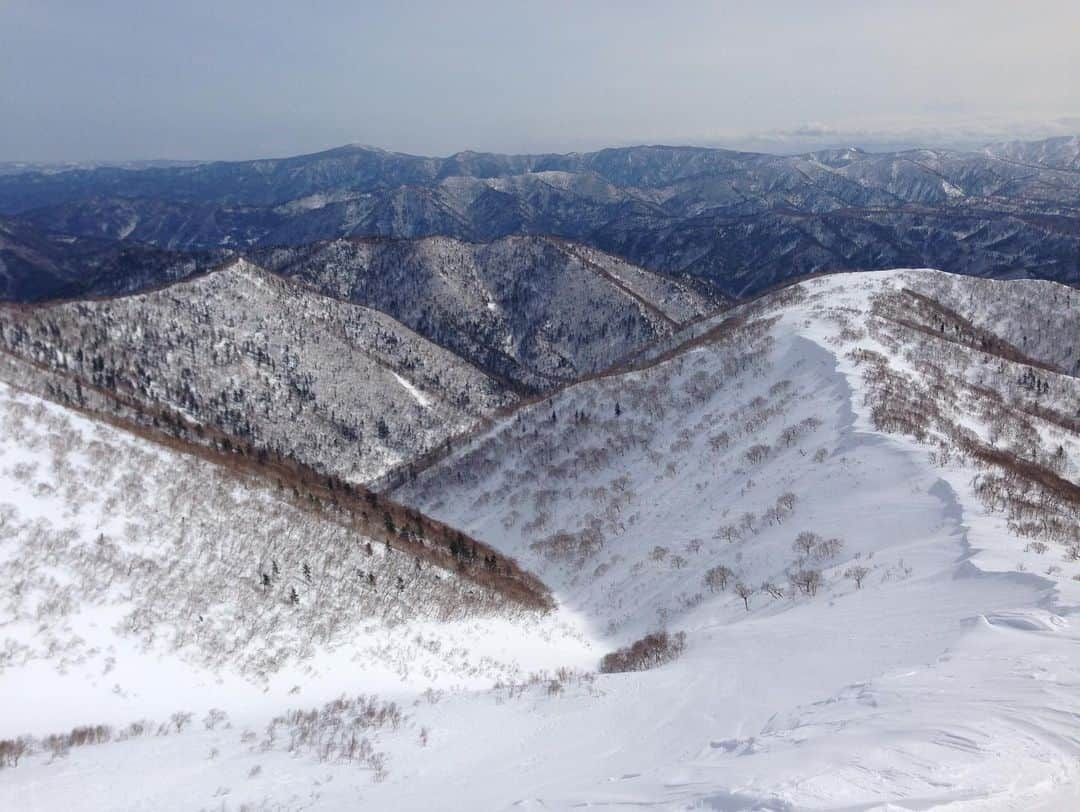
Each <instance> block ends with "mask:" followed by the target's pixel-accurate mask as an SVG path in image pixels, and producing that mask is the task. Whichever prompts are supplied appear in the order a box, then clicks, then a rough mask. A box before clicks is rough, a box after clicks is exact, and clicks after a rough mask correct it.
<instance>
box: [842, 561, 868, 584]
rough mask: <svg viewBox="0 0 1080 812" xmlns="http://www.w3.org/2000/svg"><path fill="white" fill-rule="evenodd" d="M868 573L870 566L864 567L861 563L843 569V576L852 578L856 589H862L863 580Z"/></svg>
mask: <svg viewBox="0 0 1080 812" xmlns="http://www.w3.org/2000/svg"><path fill="white" fill-rule="evenodd" d="M869 574H870V568H869V567H864V566H863V565H862V564H852V565H851V566H850V567H848V568H847V569H846V570H844V577H845V578H850V579H851V580H853V581H854V582H855V588H856V589H862V585H863V581H864V580H865V579H866V576H867V575H869Z"/></svg>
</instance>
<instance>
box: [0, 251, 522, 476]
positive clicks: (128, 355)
mask: <svg viewBox="0 0 1080 812" xmlns="http://www.w3.org/2000/svg"><path fill="white" fill-rule="evenodd" d="M0 337H2V340H3V346H4V347H5V348H6V349H7V350H8V351H9V352H11V353H13V354H15V355H17V356H19V357H20V358H23V359H26V360H29V361H32V362H35V363H38V364H43V365H46V366H48V367H49V368H51V369H54V370H57V371H58V372H60V373H61V374H63V375H66V376H68V377H73V378H76V379H78V380H79V381H80V384H81V386H84V387H89V386H96V387H100V388H103V389H105V390H108V391H109V392H112V393H116V394H118V395H121V396H123V397H126V398H129V399H132V400H133V401H135V402H137V403H139V404H142V405H143V406H144V407H145V408H146V409H148V410H156V409H160V408H167V409H173V410H176V411H177V412H179V413H181V414H183V415H185V416H188V417H190V418H191V419H192V420H194V421H196V422H198V423H200V424H205V425H207V426H210V427H213V428H215V429H218V430H221V431H223V432H225V433H226V434H228V435H229V436H230V437H231V438H233V439H238V440H240V441H242V442H248V443H251V444H253V445H254V446H256V447H258V448H261V449H266V450H270V451H276V452H281V453H283V454H286V455H288V456H291V457H295V458H297V459H299V460H301V461H303V462H305V463H307V464H309V465H312V466H314V467H316V468H319V469H320V470H323V471H327V472H330V473H334V474H336V475H339V476H342V477H344V478H345V479H348V480H350V481H354V482H356V481H364V480H369V479H372V478H374V477H376V476H378V475H379V474H380V473H382V472H383V471H384V470H385V469H386V468H387V467H389V466H392V465H396V464H398V463H400V462H402V461H403V460H406V459H409V458H411V457H412V456H414V455H416V454H418V453H422V452H424V451H427V450H428V449H430V448H432V447H434V446H436V445H438V443H440V442H441V441H442V440H443V439H444V438H445V437H446V436H447V435H448V434H449V433H452V432H455V431H460V430H462V429H465V428H468V427H470V426H473V425H474V424H475V423H476V422H477V421H478V420H480V419H482V418H483V416H484V415H485V414H486V413H488V412H489V411H491V410H493V409H495V408H497V407H499V406H504V405H507V404H509V403H511V402H513V400H514V396H513V395H511V394H509V393H508V392H507V391H506V389H505V387H503V386H502V385H501V384H499V383H497V382H496V381H494V380H493V379H491V378H490V377H489V376H487V375H486V374H484V373H483V372H481V371H480V370H478V369H476V368H475V367H474V366H472V365H471V364H469V363H468V362H466V361H464V360H463V359H461V358H460V357H458V356H456V355H454V354H453V353H451V352H449V351H447V350H445V349H443V348H441V347H439V346H437V345H435V344H432V343H431V342H430V341H427V340H426V339H424V338H422V337H421V336H419V335H417V334H416V333H414V332H412V331H411V330H409V329H408V328H407V327H405V326H404V325H402V324H400V323H398V322H396V321H394V320H393V319H391V318H390V317H389V316H386V315H385V314H383V313H379V312H378V311H375V310H371V309H369V308H366V307H362V306H359V305H354V304H350V303H348V302H342V301H338V300H336V299H332V298H329V297H326V296H322V295H319V294H317V293H315V292H313V291H311V290H309V289H307V288H305V287H304V286H302V285H299V284H296V283H293V282H289V281H286V280H283V279H281V278H279V277H276V276H274V275H273V274H269V273H267V272H265V271H263V270H261V269H260V268H258V267H257V266H254V265H251V264H250V263H248V262H246V261H243V260H236V261H234V262H232V263H231V264H230V265H228V266H226V267H223V268H221V269H219V270H216V271H214V272H211V273H208V274H205V275H203V276H199V277H194V278H191V279H188V280H185V281H183V282H179V283H177V284H174V285H171V286H167V287H165V288H162V289H161V290H155V291H151V292H148V293H142V294H138V295H134V296H126V297H120V298H113V299H102V300H90V301H82V302H71V303H64V304H57V305H44V306H37V307H19V306H8V307H5V308H3V309H2V310H0ZM73 397H74V398H75V399H76V401H78V399H79V398H80V397H82V394H81V392H78V393H75V394H74V395H73Z"/></svg>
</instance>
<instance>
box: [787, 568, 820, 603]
mask: <svg viewBox="0 0 1080 812" xmlns="http://www.w3.org/2000/svg"><path fill="white" fill-rule="evenodd" d="M791 583H792V585H793V586H795V587H796V588H797V589H798V590H799V591H800V592H802V593H803V594H804V595H808V596H810V597H813V596H814V595H816V594H817V591H818V589H819V588H820V587H821V583H822V577H821V571H820V570H815V569H800V570H796V571H795V572H794V573H792V575H791Z"/></svg>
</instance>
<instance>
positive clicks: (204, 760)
mask: <svg viewBox="0 0 1080 812" xmlns="http://www.w3.org/2000/svg"><path fill="white" fill-rule="evenodd" d="M954 284H955V285H963V284H966V283H965V282H964V281H963V280H950V279H948V278H945V277H942V276H940V275H938V274H936V273H935V272H931V271H894V272H883V273H876V274H862V275H839V276H832V277H826V278H820V279H815V280H811V281H808V282H805V283H802V284H801V285H798V286H796V287H793V288H788V289H784V290H781V291H778V292H776V293H774V294H770V295H769V296H766V297H763V298H762V299H759V300H757V301H755V302H752V303H750V304H747V305H743V306H741V307H739V308H736V309H734V310H731V311H728V312H726V313H724V314H721V315H719V316H717V317H715V318H714V319H711V320H708V321H705V322H701V323H699V324H695V325H694V326H693V327H691V328H686V329H684V330H682V331H681V332H680V333H679V334H678V335H677V336H675V337H673V338H672V340H671V341H670V342H661V343H660V344H658V345H657V346H655V347H654V348H653V349H652V351H651V352H650V353H648V354H645V355H643V356H641V357H640V358H639V359H638V360H637V362H636V365H635V367H634V368H632V369H627V370H623V371H620V372H613V373H611V374H605V375H601V376H599V377H596V378H594V379H591V380H588V381H584V382H581V383H578V384H575V385H573V386H569V387H567V388H565V389H562V390H560V391H558V392H556V393H554V394H552V395H551V396H550V397H548V398H547V399H545V400H543V401H541V402H538V403H534V404H531V405H528V406H523V407H521V408H519V409H517V410H516V411H514V412H512V413H511V414H509V415H508V416H505V417H502V418H499V419H498V420H497V422H496V423H495V424H494V425H493V426H492V427H491V428H490V429H488V430H487V431H485V432H483V433H481V434H480V435H479V436H477V437H474V438H472V439H471V440H470V441H468V443H467V444H466V445H465V447H464V448H462V449H460V450H457V451H455V452H454V453H453V454H451V455H449V456H448V457H446V458H445V459H443V460H442V461H441V462H439V463H437V464H436V465H435V466H434V467H432V468H430V469H429V470H427V471H424V472H422V473H421V474H420V475H419V477H418V478H417V480H416V481H415V482H412V483H410V484H407V485H405V486H403V487H401V488H399V489H398V490H396V491H395V492H394V496H395V498H398V499H401V500H403V501H405V502H407V503H409V504H412V505H414V506H416V507H418V508H420V509H421V510H423V511H424V512H425V513H430V514H433V515H434V516H436V517H437V518H439V519H442V520H444V521H446V522H447V523H448V524H451V525H457V526H460V527H462V528H463V529H465V530H467V531H469V532H471V533H473V534H475V535H476V536H478V537H479V538H482V539H483V540H485V541H486V542H488V543H490V544H491V545H492V546H493V547H495V548H496V549H498V550H500V551H501V552H503V553H505V554H509V555H513V556H515V557H516V558H518V560H520V561H521V563H522V564H523V565H525V566H526V567H528V568H530V569H532V570H533V571H535V572H536V573H538V574H539V575H540V576H541V577H542V578H543V579H544V581H545V582H546V583H547V584H548V585H549V586H550V587H551V588H552V590H553V592H554V593H555V595H556V597H557V598H558V600H559V602H560V607H559V609H558V611H557V612H555V613H553V614H552V615H551V616H550V617H548V618H547V619H545V620H543V621H538V622H537V623H538V625H536V626H535V627H532V628H534V630H535V636H531V637H526V636H525V635H521V638H520V639H518V640H515V641H513V651H512V652H509V651H508V653H507V654H506V655H505V656H506V657H507V660H513V659H515V658H516V659H518V660H519V661H520V668H521V671H522V672H525V671H529V670H534V669H538V668H547V669H548V671H549V673H548V675H547V676H546V677H545V678H539V677H537V678H534V679H532V680H529V679H526V678H523V677H521V676H516V677H514V676H511V677H510V679H509V680H507V679H503V680H502V684H501V685H499V686H490V687H487V688H482V687H481V684H483V683H485V682H486V681H487V680H490V679H492V678H493V677H494V674H493V673H492V674H488V675H486V676H485V674H484V673H483V672H479V673H477V674H476V675H475V676H476V677H477V679H476V681H475V682H474V683H472V685H469V686H465V690H460V691H450V692H448V693H446V694H442V695H439V694H433V693H428V694H426V695H425V694H424V693H423V692H424V690H425V689H426V688H428V687H429V686H430V682H429V681H427V680H426V679H420V678H419V677H418V676H417V675H416V674H415V673H413V671H412V670H411V669H410V672H409V673H408V674H405V675H404V681H403V682H402V683H401V684H400V685H399V686H398V687H397V690H395V691H394V692H393V694H392V696H391V695H390V694H389V693H388V692H385V691H384V694H385V696H386V697H387V698H392V699H395V700H397V701H398V702H399V703H400V706H401V707H402V708H403V709H404V712H405V714H406V715H407V718H406V719H404V720H403V721H401V722H400V723H398V724H397V725H396V726H395V725H394V724H392V723H390V724H384V725H382V726H380V727H378V728H377V729H376V728H375V727H374V726H369V727H370V729H371V730H372V733H371V735H372V736H373V737H377V748H376V749H377V750H378V751H379V752H380V753H383V754H385V763H384V764H383V765H382V766H383V769H382V770H381V771H380V770H376V769H375V767H372V766H371V765H370V763H369V762H364V763H365V764H366V765H367V766H368V769H367V770H358V769H357V766H356V763H355V760H351V759H348V758H346V757H343V756H342V755H341V753H340V749H336V748H335V747H330V748H329V749H328V750H327V751H326V753H327V756H326V758H324V759H323V760H321V761H320V759H319V757H318V754H317V753H315V752H312V751H311V750H310V749H305V746H304V745H303V744H302V743H303V742H305V741H307V740H308V739H306V738H304V737H303V736H299V737H297V736H296V735H295V734H294V736H293V738H294V740H295V741H298V742H300V744H297V746H296V747H294V748H293V750H294V757H293V758H287V757H286V755H285V753H283V752H282V750H284V749H285V748H284V747H279V746H277V745H275V744H274V742H276V741H278V739H276V738H275V736H274V735H270V736H269V737H268V738H269V740H270V743H269V744H268V745H266V746H265V749H262V750H260V747H261V746H262V745H261V744H260V740H259V737H258V736H257V735H256V736H255V738H254V739H252V740H250V741H249V742H243V741H240V740H239V737H238V736H237V735H236V732H235V731H233V732H229V731H223V730H221V729H214V730H210V729H198V730H195V729H191V728H189V729H188V730H186V731H184V732H183V733H179V734H177V733H173V734H172V735H169V736H153V737H135V738H134V739H132V740H128V741H124V742H121V743H109V744H100V745H88V746H84V747H73V748H72V749H71V750H70V754H69V755H67V756H66V757H64V758H63V759H62V760H58V759H54V760H50V756H49V755H48V754H47V753H37V754H35V755H31V756H28V757H26V758H25V759H24V762H23V763H22V764H20V766H19V767H18V768H17V769H13V770H10V771H6V770H5V771H4V772H2V773H0V782H3V784H0V786H4V787H5V788H7V789H9V790H10V792H11V793H12V797H14V798H15V800H16V803H17V804H18V805H19V806H21V807H25V808H40V809H47V808H54V807H57V806H62V805H64V804H65V803H70V802H71V799H72V798H89V799H92V800H93V801H94V802H95V803H94V804H93V805H95V806H98V807H102V806H104V807H108V806H110V804H111V805H112V806H114V807H118V808H139V807H142V808H146V807H153V808H160V809H171V808H177V809H179V808H190V807H191V806H203V807H211V806H213V807H221V806H224V807H225V808H241V806H242V805H244V804H247V805H249V806H251V807H253V808H259V807H260V806H262V807H264V808H290V809H291V808H319V809H342V808H370V809H385V808H394V809H403V810H412V809H416V810H420V809H430V808H432V807H433V806H437V807H440V808H448V809H511V808H515V809H517V808H525V809H529V808H536V809H541V808H543V809H569V808H580V807H582V806H598V807H604V808H627V809H629V808H640V807H641V806H643V805H645V806H651V807H653V808H659V809H725V810H739V809H775V810H781V809H878V808H880V809H887V808H904V809H912V808H919V809H927V808H939V807H948V808H955V809H964V810H970V809H1006V808H1010V809H1018V808H1023V809H1038V808H1042V809H1070V808H1075V807H1076V805H1077V803H1078V802H1080V796H1078V795H1077V789H1076V787H1077V786H1078V779H1080V723H1078V722H1077V720H1078V719H1080V695H1078V694H1077V692H1076V690H1075V686H1076V685H1078V684H1080V658H1078V657H1077V656H1076V651H1078V650H1080V649H1078V645H1080V631H1078V630H1077V629H1076V620H1075V616H1076V613H1075V607H1076V606H1077V605H1078V604H1080V580H1078V576H1080V536H1078V532H1080V531H1078V527H1080V522H1078V518H1080V514H1078V510H1080V495H1078V493H1077V490H1078V486H1077V480H1078V478H1080V466H1078V460H1080V456H1078V455H1080V433H1078V431H1077V428H1076V423H1075V421H1076V413H1075V412H1076V404H1077V403H1080V381H1078V380H1077V379H1076V378H1074V377H1070V376H1068V375H1065V374H1063V373H1061V372H1057V371H1054V369H1052V368H1051V367H1061V368H1069V364H1070V363H1072V362H1074V361H1075V358H1074V356H1072V355H1070V354H1069V353H1067V352H1063V351H1059V350H1052V351H1051V350H1050V349H1049V348H1048V345H1047V344H1046V342H1044V341H1042V340H1041V339H1039V340H1036V339H1034V338H1033V339H1032V342H1033V345H1032V346H1029V347H1028V348H1027V354H1025V352H1024V351H1023V347H1022V346H1021V345H1022V341H1021V340H1020V335H1021V334H1022V332H1023V331H1019V332H1018V329H1017V326H1018V325H1019V326H1023V325H1025V324H1029V323H1031V322H1030V321H1029V320H1028V319H1021V318H1019V317H1015V318H1002V317H1000V316H997V315H993V314H994V313H995V312H996V311H994V310H991V309H990V307H989V304H988V303H986V302H983V301H982V299H981V298H980V296H979V295H976V294H974V293H972V292H971V291H969V290H964V289H962V288H955V287H951V286H952V285H954ZM944 289H948V290H950V291H952V293H953V294H955V296H954V297H953V298H951V299H949V300H948V301H947V302H946V301H939V300H938V299H936V298H934V295H935V294H934V291H935V290H944ZM1048 292H1049V294H1050V296H1048V297H1047V301H1048V302H1050V301H1054V299H1055V297H1056V300H1057V301H1058V303H1059V304H1060V303H1061V302H1062V301H1064V302H1065V305H1066V306H1068V307H1072V306H1073V305H1072V303H1071V299H1070V298H1069V296H1071V295H1073V294H1071V293H1070V292H1068V291H1066V290H1065V289H1064V288H1053V289H1050V290H1049V291H1048ZM941 295H942V298H943V299H944V298H946V297H945V294H941ZM1062 297H1064V298H1062ZM1007 300H1008V299H1007V298H1006V299H1003V300H1002V301H1007ZM996 306H997V305H995V307H996ZM1046 318H1047V316H1046V314H1045V313H1043V312H1041V311H1040V313H1039V316H1038V318H1037V319H1035V323H1042V322H1043V321H1044V320H1045V319H1046ZM995 329H997V330H998V332H995ZM1034 332H1036V331H1035V330H1034V329H1032V332H1031V333H1030V334H1034ZM1075 338H1076V336H1075V335H1069V336H1066V337H1065V339H1067V340H1074V339H1075ZM1063 343H1064V340H1063ZM1074 343H1075V342H1074ZM1048 353H1049V354H1048ZM1055 353H1056V354H1055ZM1025 359H1026V360H1025ZM546 624H552V625H553V628H551V630H550V632H549V631H547V628H548V627H547V625H546ZM559 624H566V625H565V626H563V627H562V628H564V629H567V631H560V630H559ZM474 628H476V629H477V630H478V633H477V634H476V636H474V637H471V638H470V639H468V640H461V642H460V644H459V645H460V646H461V648H462V649H464V650H465V651H468V652H471V651H474V650H476V649H477V648H479V647H482V646H485V645H489V644H491V643H492V642H493V641H503V640H505V637H506V635H507V634H511V635H514V634H517V632H516V630H515V628H516V627H513V626H512V625H511V626H510V627H505V626H504V627H501V628H497V629H495V630H494V631H488V629H490V628H491V627H489V626H487V625H486V624H485V625H484V626H480V625H477V626H475V627H474ZM481 628H483V629H484V631H483V632H479V630H480V629H481ZM570 628H573V629H576V630H577V636H575V635H574V634H572V633H570V631H569V629H570ZM658 629H665V630H666V631H667V632H669V634H670V635H672V638H671V639H676V640H677V639H678V637H677V635H678V634H679V633H682V634H684V635H685V649H684V651H683V652H682V653H681V656H677V657H675V658H674V659H672V660H671V661H669V662H667V663H666V664H664V665H662V666H661V667H658V668H655V669H653V670H648V671H640V672H629V673H601V674H596V675H584V674H580V673H574V672H571V671H564V672H562V673H556V672H555V669H556V668H559V667H575V668H581V667H582V666H583V665H588V664H593V665H595V664H596V663H597V661H598V660H599V659H600V655H601V654H603V653H604V652H606V651H609V650H612V649H615V648H617V647H621V646H624V645H626V644H629V643H631V642H632V641H635V640H638V639H640V638H642V636H643V635H645V634H646V633H648V632H651V631H654V630H658ZM459 639H460V638H459ZM505 645H507V646H509V645H511V643H509V642H507V643H506V644H505ZM676 648H677V647H676ZM675 653H676V654H677V652H675ZM473 659H475V655H471V656H470V660H473ZM507 668H508V669H509V671H513V668H512V667H511V666H509V665H508V666H507ZM519 673H520V672H519ZM341 679H342V680H343V681H342V682H341V683H336V684H340V685H342V689H343V690H344V686H345V685H346V684H352V685H354V686H355V688H354V689H353V690H355V691H368V690H370V689H369V688H367V687H366V686H367V685H368V684H369V683H368V682H367V680H368V677H367V676H366V675H358V676H356V677H355V678H351V675H344V676H342V677H341ZM449 682H450V683H453V682H454V680H452V679H451V680H449ZM508 683H510V684H508ZM186 696H190V694H188V695H186ZM236 702H237V704H238V705H242V704H243V702H242V700H241V698H240V697H239V696H238V697H237V700H236ZM187 704H191V703H190V702H188V703H187ZM349 707H350V708H351V707H352V706H349ZM336 713H337V716H335V712H334V711H332V710H324V711H323V712H322V713H321V714H316V717H317V718H326V719H327V722H326V724H327V726H328V727H329V729H333V730H337V729H341V728H342V725H340V724H338V723H337V722H335V721H334V720H335V719H338V718H339V717H340V716H341V715H342V714H345V715H346V716H347V715H349V714H353V713H354V711H353V710H340V711H337V712H336ZM371 716H372V714H370V713H368V714H367V715H366V716H363V718H365V719H367V718H370V717H371ZM85 721H87V722H90V721H92V720H85ZM58 722H59V720H58ZM75 723H76V721H75V720H71V724H75ZM78 723H80V724H81V723H83V722H82V721H79V722H78ZM245 724H249V723H247V722H245ZM250 724H254V723H250ZM262 724H264V725H265V720H264V721H263V722H262ZM345 728H346V729H347V728H348V726H347V725H346V726H345ZM60 729H63V727H62V726H61V727H60ZM287 729H288V728H287V722H282V723H280V724H279V725H277V726H275V727H274V728H273V730H274V731H276V732H277V735H280V734H281V733H282V732H284V731H285V730H287ZM364 729H365V730H367V729H368V728H364ZM31 732H36V733H38V734H39V735H40V734H41V733H45V732H48V731H47V730H46V729H44V728H42V727H41V726H37V727H35V728H34V729H33V730H32V731H31ZM266 738H267V737H266V736H264V737H263V739H262V741H265V740H266ZM335 741H336V740H335ZM331 744H333V742H331ZM369 761H370V759H369ZM133 764H137V765H138V771H139V775H140V781H138V782H134V781H125V780H123V774H124V771H125V770H129V769H131V765H133ZM256 766H258V767H260V770H259V771H255V770H254V767H256ZM86 776H92V778H91V779H89V780H87V778H86ZM249 776H250V777H249ZM373 777H378V778H381V779H382V780H380V781H374V782H373V781H372V778H373ZM117 786H120V787H121V788H122V789H121V790H120V791H122V792H123V793H124V794H123V795H122V796H117V795H116V794H115V793H116V792H117V791H118V790H116V789H115V788H116V787H117ZM178 788H183V790H184V792H183V798H182V799H181V798H178V797H177V794H176V793H177V790H178ZM80 793H81V794H80ZM890 805H891V806H890Z"/></svg>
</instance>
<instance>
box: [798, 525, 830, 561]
mask: <svg viewBox="0 0 1080 812" xmlns="http://www.w3.org/2000/svg"><path fill="white" fill-rule="evenodd" d="M823 540H824V539H822V538H821V536H819V535H818V534H817V533H811V532H809V531H808V530H803V531H802V532H801V533H799V535H797V536H796V537H795V541H793V542H792V543H791V549H793V550H794V551H795V552H797V553H799V554H800V555H802V556H803V557H809V556H810V554H811V553H812V552H813V551H814V548H815V547H817V546H818V545H819V544H821V543H822V541H823Z"/></svg>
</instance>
